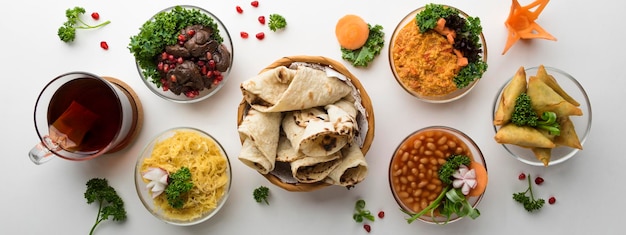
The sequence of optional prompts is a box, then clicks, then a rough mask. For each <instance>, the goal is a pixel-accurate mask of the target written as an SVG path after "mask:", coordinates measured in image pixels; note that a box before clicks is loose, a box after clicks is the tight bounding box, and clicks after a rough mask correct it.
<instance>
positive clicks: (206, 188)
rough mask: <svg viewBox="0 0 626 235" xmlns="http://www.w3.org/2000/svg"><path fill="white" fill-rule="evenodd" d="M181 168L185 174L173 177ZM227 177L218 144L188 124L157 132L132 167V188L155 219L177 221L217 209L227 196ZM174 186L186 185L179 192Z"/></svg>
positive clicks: (225, 158) (196, 219)
mask: <svg viewBox="0 0 626 235" xmlns="http://www.w3.org/2000/svg"><path fill="white" fill-rule="evenodd" d="M183 169H184V170H183ZM183 171H184V172H186V174H185V175H186V177H179V176H180V175H181V174H180V172H183ZM155 174H156V175H158V177H154V175H155ZM149 175H152V176H149ZM155 178H158V179H159V180H154V179H155ZM231 179H232V172H231V165H230V160H229V159H228V156H227V154H226V151H224V148H223V147H222V146H221V145H220V143H219V142H218V141H217V140H216V139H215V138H214V137H213V136H211V135H210V134H208V133H206V132H204V131H202V130H199V129H195V128H189V127H177V128H172V129H168V130H166V131H163V132H161V133H159V134H158V135H157V136H156V137H154V138H153V139H152V140H151V141H150V142H149V143H148V144H147V145H146V147H145V148H144V150H143V151H142V153H141V155H140V156H139V158H138V159H137V163H136V166H135V188H136V190H137V194H138V195H139V199H140V200H141V202H142V203H143V205H144V206H145V207H146V209H148V211H149V212H150V213H151V214H152V215H154V216H155V217H156V218H158V219H160V220H162V221H164V222H166V223H169V224H173V225H180V226H187V225H194V224H198V223H201V222H204V221H206V220H208V219H209V218H211V217H213V216H214V215H215V214H217V212H218V211H219V210H220V208H222V206H223V205H224V204H225V202H226V199H227V198H228V194H229V191H230V186H231V183H230V182H231ZM180 182H183V183H180ZM159 184H160V185H159ZM155 185H157V186H155ZM180 185H188V187H184V188H186V189H185V190H183V191H180V190H179V189H180V188H181V187H180Z"/></svg>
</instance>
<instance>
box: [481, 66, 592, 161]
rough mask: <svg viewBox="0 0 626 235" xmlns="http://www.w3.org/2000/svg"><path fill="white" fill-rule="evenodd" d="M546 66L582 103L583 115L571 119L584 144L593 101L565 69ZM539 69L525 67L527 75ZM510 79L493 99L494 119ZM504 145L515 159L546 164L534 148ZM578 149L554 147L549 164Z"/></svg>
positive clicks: (570, 155) (565, 159)
mask: <svg viewBox="0 0 626 235" xmlns="http://www.w3.org/2000/svg"><path fill="white" fill-rule="evenodd" d="M544 68H545V69H546V71H547V72H548V74H550V75H552V76H553V77H554V78H555V79H556V81H557V83H558V84H559V85H560V86H561V87H562V88H563V90H564V91H565V92H567V93H568V94H569V95H570V96H571V97H572V98H574V99H575V100H576V101H578V102H579V103H580V106H579V108H580V109H581V110H582V112H583V115H582V116H570V120H571V121H572V122H573V124H574V127H575V130H576V134H577V135H578V138H579V140H580V144H581V145H583V144H584V143H585V141H586V140H587V137H588V135H589V131H590V130H591V117H592V115H591V114H592V113H591V103H590V102H589V97H588V96H587V92H585V89H584V88H583V86H582V85H581V84H580V83H578V81H577V80H576V79H575V78H574V77H572V76H571V75H569V74H568V73H566V72H565V71H563V70H560V69H557V68H553V67H548V66H544ZM538 69H539V67H532V68H527V69H525V71H526V77H530V76H534V75H535V74H537V70H538ZM510 81H511V78H509V79H508V80H507V81H506V82H505V83H504V84H503V85H502V87H501V88H500V89H499V90H498V92H497V93H496V97H495V99H494V101H493V110H492V119H491V120H494V118H495V113H496V110H497V109H498V103H499V100H500V96H501V94H502V90H503V89H504V88H505V87H506V86H507V85H508V84H509V82H510ZM493 129H494V131H495V132H498V130H499V129H500V126H495V125H494V126H493ZM502 147H504V149H505V150H506V151H507V152H508V153H509V154H511V156H512V157H514V158H515V159H517V160H519V161H521V162H523V163H526V164H528V165H532V166H544V164H543V162H541V161H540V160H538V159H537V158H536V157H535V155H534V153H533V152H532V150H531V149H529V148H523V147H520V146H517V145H513V144H503V145H502ZM578 151H580V150H579V149H576V148H570V147H564V146H560V147H556V148H554V149H552V154H551V155H550V162H549V163H548V166H552V165H556V164H559V163H562V162H565V161H567V160H568V159H570V158H572V157H573V156H574V155H576V153H578Z"/></svg>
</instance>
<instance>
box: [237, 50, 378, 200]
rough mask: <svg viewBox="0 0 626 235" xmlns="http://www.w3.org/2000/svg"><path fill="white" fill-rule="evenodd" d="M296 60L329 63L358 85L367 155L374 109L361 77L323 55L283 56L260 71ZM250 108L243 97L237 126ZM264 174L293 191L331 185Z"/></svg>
mask: <svg viewBox="0 0 626 235" xmlns="http://www.w3.org/2000/svg"><path fill="white" fill-rule="evenodd" d="M294 62H305V63H313V64H321V65H327V66H330V67H331V68H333V69H335V70H336V71H337V72H339V73H341V74H343V75H344V76H346V77H347V78H349V79H350V82H352V84H353V85H354V86H355V87H356V89H357V90H358V91H359V93H360V95H361V103H362V105H363V107H364V108H365V112H366V116H367V117H366V119H367V121H368V124H367V126H368V128H367V133H365V139H364V141H363V146H362V147H361V152H363V155H366V154H367V151H368V150H369V148H370V146H371V144H372V141H373V140H374V110H373V108H372V100H371V99H370V97H369V95H368V94H367V92H366V91H365V89H364V88H363V85H362V84H361V82H359V79H357V78H356V77H355V76H354V75H353V74H352V73H350V71H348V69H347V68H346V67H345V66H344V65H343V64H341V63H339V62H337V61H335V60H333V59H330V58H326V57H323V56H305V55H298V56H289V57H283V58H280V59H278V60H276V61H274V62H273V63H272V64H270V65H268V66H267V67H265V68H264V69H262V70H261V71H260V72H259V73H262V72H265V71H267V70H270V69H273V68H276V67H278V66H287V67H289V65H291V64H292V63H294ZM249 108H250V106H249V105H248V103H247V102H246V100H245V99H242V100H241V103H240V104H239V108H238V110H237V126H239V125H241V122H242V121H243V117H244V114H245V113H246V111H247V110H248V109H249ZM361 134H363V133H361ZM241 142H242V143H243V140H241ZM263 176H264V177H265V178H267V180H269V181H270V182H271V183H272V184H274V185H276V186H278V187H281V188H283V189H285V190H287V191H292V192H310V191H313V190H317V189H320V188H323V187H326V186H329V185H330V184H328V183H325V182H316V183H285V182H283V181H282V180H280V179H279V178H278V177H276V176H274V175H272V174H271V173H268V174H264V175H263Z"/></svg>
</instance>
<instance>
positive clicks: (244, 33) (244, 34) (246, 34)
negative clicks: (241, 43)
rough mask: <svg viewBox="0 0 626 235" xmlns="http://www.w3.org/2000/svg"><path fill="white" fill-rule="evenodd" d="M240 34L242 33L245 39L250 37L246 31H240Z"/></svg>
mask: <svg viewBox="0 0 626 235" xmlns="http://www.w3.org/2000/svg"><path fill="white" fill-rule="evenodd" d="M239 35H241V38H244V39H245V38H248V33H246V32H241V33H239Z"/></svg>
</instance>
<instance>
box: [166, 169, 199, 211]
mask: <svg viewBox="0 0 626 235" xmlns="http://www.w3.org/2000/svg"><path fill="white" fill-rule="evenodd" d="M169 181H170V183H169V185H168V186H167V188H166V189H165V196H166V197H167V202H168V203H169V204H170V206H172V207H173V208H176V209H180V208H183V205H184V204H185V200H186V193H187V192H189V191H190V190H191V189H192V188H193V183H192V182H191V171H190V170H189V168H187V167H181V168H180V169H178V170H177V171H176V172H174V173H173V174H170V176H169Z"/></svg>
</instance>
